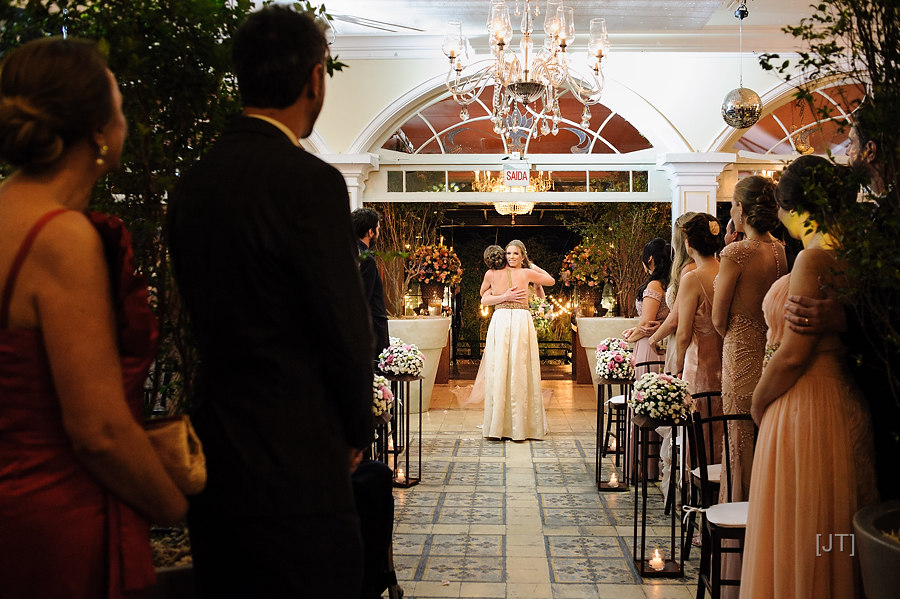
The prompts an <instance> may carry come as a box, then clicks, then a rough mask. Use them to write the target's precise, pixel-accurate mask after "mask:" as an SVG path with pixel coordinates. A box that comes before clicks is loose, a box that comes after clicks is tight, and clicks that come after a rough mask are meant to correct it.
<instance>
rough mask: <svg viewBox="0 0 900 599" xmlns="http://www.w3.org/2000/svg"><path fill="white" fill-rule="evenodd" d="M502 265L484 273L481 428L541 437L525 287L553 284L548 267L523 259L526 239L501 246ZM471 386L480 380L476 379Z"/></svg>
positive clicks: (543, 425) (536, 361)
mask: <svg viewBox="0 0 900 599" xmlns="http://www.w3.org/2000/svg"><path fill="white" fill-rule="evenodd" d="M506 262H507V263H506V265H505V266H504V267H503V268H499V269H496V270H489V271H488V272H487V273H486V274H485V276H484V284H483V285H482V289H483V290H485V291H484V292H483V295H482V298H481V303H482V304H484V305H486V306H490V305H493V306H494V315H493V316H492V317H491V324H490V326H489V327H488V332H487V338H486V340H485V348H484V355H483V356H482V362H481V368H480V369H479V377H483V383H484V429H483V431H482V434H483V436H484V437H486V438H490V439H504V438H508V439H512V440H514V441H524V440H525V439H542V438H543V437H544V435H545V434H546V432H547V417H546V414H545V413H544V401H543V396H542V393H541V364H540V356H539V355H538V343H537V333H536V332H535V330H534V322H533V321H532V317H531V310H530V309H529V307H528V299H527V290H528V285H529V283H533V284H534V285H545V286H547V285H554V284H555V283H556V281H555V280H554V278H553V277H551V276H550V275H549V274H548V273H547V271H545V270H544V269H542V268H540V267H538V266H537V265H534V264H532V263H531V262H529V260H528V254H527V252H526V251H525V245H524V244H523V243H522V242H521V241H519V240H513V241H511V242H510V243H509V245H508V246H507V247H506ZM475 388H476V389H480V385H479V384H478V383H476V385H475Z"/></svg>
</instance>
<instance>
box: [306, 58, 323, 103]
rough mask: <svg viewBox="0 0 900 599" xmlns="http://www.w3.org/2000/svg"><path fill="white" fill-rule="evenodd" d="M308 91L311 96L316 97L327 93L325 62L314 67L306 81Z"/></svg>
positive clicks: (311, 97)
mask: <svg viewBox="0 0 900 599" xmlns="http://www.w3.org/2000/svg"><path fill="white" fill-rule="evenodd" d="M306 93H307V95H308V96H309V98H310V99H311V100H312V99H316V98H318V97H319V96H320V95H321V94H324V93H325V64H324V63H321V62H320V63H319V64H317V65H316V66H314V67H313V70H312V72H311V73H310V75H309V79H308V80H307V82H306Z"/></svg>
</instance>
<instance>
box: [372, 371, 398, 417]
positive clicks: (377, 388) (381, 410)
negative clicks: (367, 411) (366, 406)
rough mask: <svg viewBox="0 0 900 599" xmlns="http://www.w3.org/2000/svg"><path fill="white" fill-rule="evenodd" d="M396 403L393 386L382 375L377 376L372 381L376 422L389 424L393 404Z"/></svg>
mask: <svg viewBox="0 0 900 599" xmlns="http://www.w3.org/2000/svg"><path fill="white" fill-rule="evenodd" d="M392 403H394V394H393V393H391V384H390V383H389V382H388V380H387V379H386V378H384V377H383V376H381V375H380V374H376V375H375V378H374V380H373V381H372V412H373V413H374V414H375V420H378V421H380V422H383V423H384V424H387V423H388V421H389V420H390V419H391V412H390V409H391V404H392Z"/></svg>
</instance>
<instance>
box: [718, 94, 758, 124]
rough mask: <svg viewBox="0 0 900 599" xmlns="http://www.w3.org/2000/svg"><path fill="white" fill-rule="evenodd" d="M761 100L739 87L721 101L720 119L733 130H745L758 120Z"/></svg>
mask: <svg viewBox="0 0 900 599" xmlns="http://www.w3.org/2000/svg"><path fill="white" fill-rule="evenodd" d="M761 113H762V100H760V99H759V94H757V93H756V92H755V91H753V90H752V89H747V88H746V87H739V88H737V89H733V90H731V91H730V92H728V93H727V94H726V95H725V99H724V100H723V101H722V118H723V119H725V122H726V123H728V124H729V125H731V126H732V127H734V128H735V129H746V128H747V127H750V126H751V125H753V124H754V123H755V122H756V121H758V120H759V115H760V114H761Z"/></svg>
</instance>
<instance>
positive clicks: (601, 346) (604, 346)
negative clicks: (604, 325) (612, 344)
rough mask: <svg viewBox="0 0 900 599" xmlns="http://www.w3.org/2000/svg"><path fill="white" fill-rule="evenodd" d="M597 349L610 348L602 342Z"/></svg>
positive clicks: (604, 349)
mask: <svg viewBox="0 0 900 599" xmlns="http://www.w3.org/2000/svg"><path fill="white" fill-rule="evenodd" d="M597 349H598V350H600V351H606V350H608V349H609V347H608V346H606V345H603V344H601V345H598V346H597Z"/></svg>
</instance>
